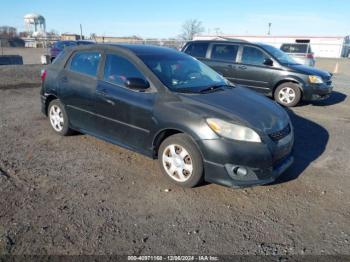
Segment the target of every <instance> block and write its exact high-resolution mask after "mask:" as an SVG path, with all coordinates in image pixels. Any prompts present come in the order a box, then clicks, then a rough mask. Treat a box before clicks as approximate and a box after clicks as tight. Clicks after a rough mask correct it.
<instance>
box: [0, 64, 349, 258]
mask: <svg viewBox="0 0 350 262" xmlns="http://www.w3.org/2000/svg"><path fill="white" fill-rule="evenodd" d="M38 69H39V67H38V68H36V69H35V68H34V67H21V68H17V69H16V70H18V71H19V72H21V73H18V76H17V77H16V79H14V78H13V75H12V74H11V73H8V74H4V73H3V72H4V71H6V69H1V71H0V82H1V83H2V85H0V169H1V171H0V196H1V197H0V254H153V255H155V254H281V255H285V254H349V255H350V243H349V241H350V208H349V207H350V193H349V187H350V171H349V170H350V164H349V163H350V161H349V160H350V149H349V148H350V102H349V97H348V96H349V95H350V89H349V88H350V77H349V76H342V75H338V76H336V79H335V84H336V88H335V92H334V94H333V96H332V97H331V98H330V99H329V100H327V101H323V102H319V103H317V104H313V105H310V104H306V105H301V106H299V107H297V108H293V109H292V110H291V111H289V113H290V115H291V117H292V120H293V124H294V126H295V131H296V145H295V158H296V162H295V164H294V166H293V167H292V168H291V169H290V170H288V172H287V173H285V174H284V175H283V176H282V177H281V179H280V180H279V181H278V182H277V183H275V184H274V185H269V186H261V187H254V188H249V189H230V188H225V187H222V186H217V185H212V184H209V185H204V186H201V187H198V188H195V189H182V188H178V187H174V186H173V185H172V184H169V183H168V182H167V180H166V179H165V178H163V177H162V175H161V173H160V170H159V167H158V162H157V161H153V160H150V159H148V158H146V157H143V156H141V155H138V154H136V153H133V152H130V151H128V150H125V149H122V148H119V147H117V146H114V145H111V144H108V143H106V142H103V141H100V140H98V139H95V138H93V137H90V136H86V135H75V136H71V137H59V136H57V135H55V134H54V132H53V131H52V130H51V128H50V126H49V123H48V121H47V119H46V118H45V117H44V116H43V115H42V114H41V113H40V100H39V88H38V84H37V83H38V82H37V81H38V79H39V78H38V77H39V74H38ZM33 72H36V74H35V75H33ZM11 77H12V78H11ZM28 78H29V80H28ZM32 80H33V81H32ZM13 81H14V82H13ZM4 83H7V84H4ZM26 83H27V84H26ZM34 86H35V87H34ZM24 87H28V88H24Z"/></svg>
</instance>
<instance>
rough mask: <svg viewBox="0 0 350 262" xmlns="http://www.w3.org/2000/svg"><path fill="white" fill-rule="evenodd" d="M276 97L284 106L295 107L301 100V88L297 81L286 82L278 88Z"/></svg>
mask: <svg viewBox="0 0 350 262" xmlns="http://www.w3.org/2000/svg"><path fill="white" fill-rule="evenodd" d="M274 98H275V100H276V102H278V103H279V104H281V105H283V106H286V107H293V106H296V105H297V104H298V103H299V102H300V99H301V90H300V88H299V86H298V85H297V84H295V83H292V82H288V83H284V84H281V85H279V86H278V87H277V88H276V90H275V93H274Z"/></svg>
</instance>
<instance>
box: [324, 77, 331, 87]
mask: <svg viewBox="0 0 350 262" xmlns="http://www.w3.org/2000/svg"><path fill="white" fill-rule="evenodd" d="M323 81H324V82H325V83H326V85H327V86H331V85H332V76H329V77H325V78H323Z"/></svg>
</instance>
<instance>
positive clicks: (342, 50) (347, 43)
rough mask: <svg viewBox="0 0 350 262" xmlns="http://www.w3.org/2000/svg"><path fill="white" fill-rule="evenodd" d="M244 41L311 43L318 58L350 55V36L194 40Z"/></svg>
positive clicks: (280, 43) (199, 38) (235, 36)
mask: <svg viewBox="0 0 350 262" xmlns="http://www.w3.org/2000/svg"><path fill="white" fill-rule="evenodd" d="M230 39H242V40H245V41H249V42H260V43H266V44H270V45H273V46H275V47H277V48H280V47H281V45H282V44H287V43H310V46H311V49H312V51H313V52H314V54H315V56H316V57H329V58H339V57H348V56H349V55H350V36H345V37H344V36H242V35H220V36H196V37H195V38H194V40H230Z"/></svg>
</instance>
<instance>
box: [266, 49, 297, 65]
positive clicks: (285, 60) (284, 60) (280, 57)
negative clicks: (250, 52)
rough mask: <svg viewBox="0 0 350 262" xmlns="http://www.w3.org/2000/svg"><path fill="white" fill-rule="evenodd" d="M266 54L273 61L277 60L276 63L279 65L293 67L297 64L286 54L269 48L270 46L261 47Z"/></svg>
mask: <svg viewBox="0 0 350 262" xmlns="http://www.w3.org/2000/svg"><path fill="white" fill-rule="evenodd" d="M262 47H263V48H264V49H265V50H266V51H267V52H269V53H270V54H271V55H272V56H273V57H274V58H275V59H277V61H278V62H280V63H281V64H288V65H293V64H298V62H296V61H295V60H294V59H293V58H292V57H290V56H289V55H288V54H286V53H285V52H283V51H281V50H279V49H277V48H275V47H273V46H270V45H263V46H262Z"/></svg>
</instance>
